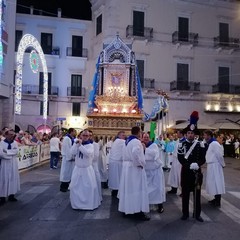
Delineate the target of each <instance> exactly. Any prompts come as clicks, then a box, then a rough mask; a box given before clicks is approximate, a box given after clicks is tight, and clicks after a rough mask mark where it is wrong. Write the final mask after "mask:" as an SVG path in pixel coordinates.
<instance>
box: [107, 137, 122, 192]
mask: <svg viewBox="0 0 240 240" xmlns="http://www.w3.org/2000/svg"><path fill="white" fill-rule="evenodd" d="M124 146H125V140H123V139H120V138H117V139H116V140H115V141H114V142H113V143H112V146H111V151H110V153H109V167H108V187H109V188H110V189H112V190H118V188H119V183H120V178H121V174H122V162H123V159H122V156H123V147H124Z"/></svg>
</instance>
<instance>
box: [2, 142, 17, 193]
mask: <svg viewBox="0 0 240 240" xmlns="http://www.w3.org/2000/svg"><path fill="white" fill-rule="evenodd" d="M7 148H8V143H6V142H4V141H1V142H0V159H1V165H0V197H8V196H9V195H11V194H16V193H17V192H18V191H20V177H19V170H18V158H17V154H18V144H17V142H16V141H13V143H11V149H7ZM4 149H5V150H6V151H7V152H6V153H5V152H3V150H4Z"/></svg>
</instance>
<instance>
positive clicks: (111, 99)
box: [87, 35, 143, 136]
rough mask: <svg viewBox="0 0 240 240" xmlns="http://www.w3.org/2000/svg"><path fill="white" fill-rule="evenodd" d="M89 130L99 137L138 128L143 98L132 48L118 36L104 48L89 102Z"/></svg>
mask: <svg viewBox="0 0 240 240" xmlns="http://www.w3.org/2000/svg"><path fill="white" fill-rule="evenodd" d="M87 117H88V127H89V129H91V130H93V131H94V134H95V135H98V136H115V135H116V133H117V132H118V131H119V130H124V131H126V133H127V134H129V133H130V130H131V128H132V127H133V126H141V124H142V119H143V98H142V90H141V85H140V78H139V74H138V69H137V66H136V61H135V55H134V52H133V51H132V50H131V45H128V44H125V43H124V42H123V41H122V39H121V38H120V37H119V36H118V35H117V36H116V38H115V39H114V40H113V41H112V42H111V43H110V44H105V45H104V46H103V51H102V52H101V53H100V55H99V57H98V61H97V64H96V72H95V75H94V78H93V83H92V89H91V91H90V94H89V101H88V112H87Z"/></svg>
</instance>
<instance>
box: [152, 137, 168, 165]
mask: <svg viewBox="0 0 240 240" xmlns="http://www.w3.org/2000/svg"><path fill="white" fill-rule="evenodd" d="M155 143H156V144H157V146H158V149H159V157H160V159H161V161H162V162H163V163H165V161H166V152H165V148H166V142H165V141H164V139H163V135H159V137H158V139H156V140H155Z"/></svg>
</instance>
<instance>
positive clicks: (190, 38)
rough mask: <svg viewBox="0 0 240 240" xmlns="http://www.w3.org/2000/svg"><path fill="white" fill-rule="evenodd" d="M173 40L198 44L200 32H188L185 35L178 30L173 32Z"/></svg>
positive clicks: (174, 41)
mask: <svg viewBox="0 0 240 240" xmlns="http://www.w3.org/2000/svg"><path fill="white" fill-rule="evenodd" d="M172 42H173V43H183V44H192V45H193V46H196V45H198V33H188V35H187V36H183V35H182V34H181V33H180V32H178V31H176V32H174V33H173V34H172Z"/></svg>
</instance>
